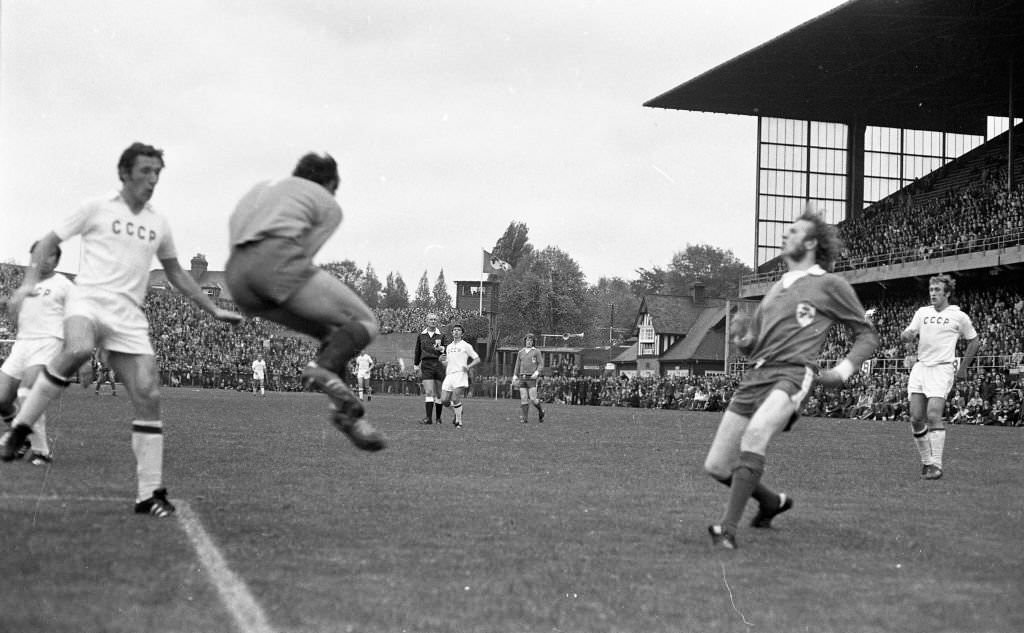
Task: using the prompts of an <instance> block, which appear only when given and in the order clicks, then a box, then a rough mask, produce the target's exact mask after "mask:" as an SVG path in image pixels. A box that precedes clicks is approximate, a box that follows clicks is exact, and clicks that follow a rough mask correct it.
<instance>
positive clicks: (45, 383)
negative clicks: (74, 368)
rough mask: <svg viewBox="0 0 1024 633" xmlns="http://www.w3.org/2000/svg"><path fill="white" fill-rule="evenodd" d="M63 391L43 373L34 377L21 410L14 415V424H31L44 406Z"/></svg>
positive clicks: (41, 413)
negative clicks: (34, 379)
mask: <svg viewBox="0 0 1024 633" xmlns="http://www.w3.org/2000/svg"><path fill="white" fill-rule="evenodd" d="M62 391H64V387H63V386H62V385H58V384H56V383H54V382H52V381H51V380H50V379H49V378H47V377H46V375H45V374H41V375H40V376H39V377H38V378H36V381H35V383H33V384H32V388H31V389H30V390H29V392H28V395H27V396H25V401H24V402H22V403H21V410H20V411H18V415H16V416H14V422H13V423H12V425H14V424H28V425H29V426H32V425H34V424H35V422H36V420H37V419H38V418H39V417H40V416H41V415H43V413H45V412H46V407H48V406H50V403H51V402H52V401H53V400H54V399H55V398H56V397H57V396H59V395H60V394H61V392H62Z"/></svg>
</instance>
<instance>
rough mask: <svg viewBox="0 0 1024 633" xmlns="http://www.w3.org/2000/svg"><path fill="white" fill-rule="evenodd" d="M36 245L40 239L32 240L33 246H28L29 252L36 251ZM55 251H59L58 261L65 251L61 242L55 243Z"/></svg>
mask: <svg viewBox="0 0 1024 633" xmlns="http://www.w3.org/2000/svg"><path fill="white" fill-rule="evenodd" d="M36 246H39V240H36V241H34V242H32V246H29V247H28V252H29V254H30V255H31V254H32V253H34V252H36ZM53 251H54V252H55V253H57V261H58V262H59V261H60V256H61V255H63V254H64V253H63V251H61V250H60V244H57V245H55V246H54V247H53Z"/></svg>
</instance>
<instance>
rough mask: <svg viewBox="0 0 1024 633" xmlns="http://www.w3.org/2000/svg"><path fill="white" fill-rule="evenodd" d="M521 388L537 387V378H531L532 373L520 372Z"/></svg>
mask: <svg viewBox="0 0 1024 633" xmlns="http://www.w3.org/2000/svg"><path fill="white" fill-rule="evenodd" d="M519 388H520V389H536V388H537V379H536V378H530V374H520V376H519Z"/></svg>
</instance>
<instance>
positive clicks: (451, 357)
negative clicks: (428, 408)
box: [440, 324, 480, 429]
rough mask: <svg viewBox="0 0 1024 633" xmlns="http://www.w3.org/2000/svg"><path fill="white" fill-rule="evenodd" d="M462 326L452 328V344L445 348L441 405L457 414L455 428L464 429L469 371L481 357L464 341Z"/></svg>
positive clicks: (442, 361) (477, 363) (442, 359)
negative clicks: (463, 405)
mask: <svg viewBox="0 0 1024 633" xmlns="http://www.w3.org/2000/svg"><path fill="white" fill-rule="evenodd" d="M463 333H464V330H463V328H462V326H461V325H457V324H456V325H453V326H452V342H451V343H449V344H448V346H447V347H445V348H444V356H442V357H441V359H440V360H441V363H442V364H444V366H445V374H444V382H443V383H441V404H442V405H443V406H446V407H448V406H450V407H451V408H452V411H454V412H455V420H454V421H453V422H452V423H453V424H454V425H455V428H457V429H458V428H462V398H463V397H465V395H466V388H467V387H469V370H470V369H472V368H473V367H475V366H477V365H479V364H480V355H479V354H477V353H476V350H475V349H473V346H472V345H470V344H469V343H467V342H466V341H464V340H463V339H462V335H463Z"/></svg>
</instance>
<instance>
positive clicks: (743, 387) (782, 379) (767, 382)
mask: <svg viewBox="0 0 1024 633" xmlns="http://www.w3.org/2000/svg"><path fill="white" fill-rule="evenodd" d="M813 384H814V372H813V371H811V369H810V368H809V367H804V366H803V365H765V366H764V367H758V368H756V369H751V370H748V371H747V373H746V374H745V375H744V376H743V380H742V381H741V382H740V386H739V387H737V389H736V393H734V394H733V396H732V399H731V400H730V401H729V411H732V412H733V413H736V414H739V415H742V416H743V417H745V418H749V417H751V416H753V415H754V412H755V411H757V408H758V407H759V406H761V403H763V402H764V401H765V400H766V399H767V398H768V394H770V393H771V392H772V391H774V390H776V389H780V390H782V391H784V392H786V394H787V395H788V396H789V399H790V400H792V401H793V403H794V405H796V408H797V410H799V409H800V404H801V403H802V402H803V400H804V398H806V397H807V394H808V393H810V391H811V387H812V386H813Z"/></svg>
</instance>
